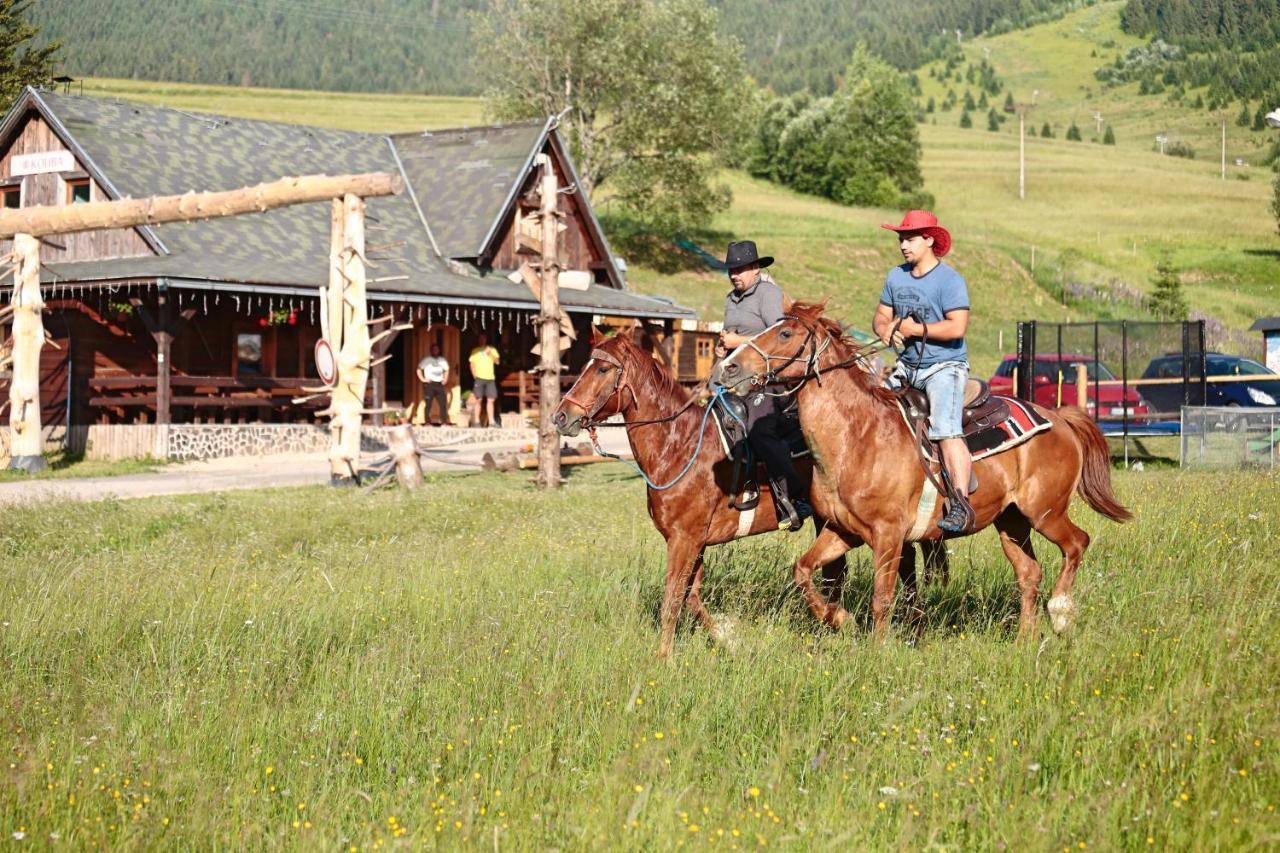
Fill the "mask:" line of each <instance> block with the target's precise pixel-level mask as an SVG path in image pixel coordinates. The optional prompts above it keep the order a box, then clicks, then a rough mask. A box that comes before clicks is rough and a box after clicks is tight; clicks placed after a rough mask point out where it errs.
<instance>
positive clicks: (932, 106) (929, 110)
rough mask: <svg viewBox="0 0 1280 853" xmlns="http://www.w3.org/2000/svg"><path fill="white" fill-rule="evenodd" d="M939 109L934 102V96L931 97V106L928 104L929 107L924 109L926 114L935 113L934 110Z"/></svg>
mask: <svg viewBox="0 0 1280 853" xmlns="http://www.w3.org/2000/svg"><path fill="white" fill-rule="evenodd" d="M937 108H938V105H937V104H936V103H935V102H934V100H933V96H932V95H930V96H929V104H928V106H926V107H925V108H924V111H925V112H927V113H931V112H933V111H934V110H936V109H937Z"/></svg>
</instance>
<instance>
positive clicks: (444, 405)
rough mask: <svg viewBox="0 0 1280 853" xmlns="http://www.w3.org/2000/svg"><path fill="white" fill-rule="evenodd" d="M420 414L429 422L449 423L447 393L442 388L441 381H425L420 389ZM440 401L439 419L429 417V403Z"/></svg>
mask: <svg viewBox="0 0 1280 853" xmlns="http://www.w3.org/2000/svg"><path fill="white" fill-rule="evenodd" d="M422 398H423V399H422V405H423V408H422V416H423V418H424V419H426V420H427V421H429V422H430V423H433V424H435V423H443V424H447V423H449V394H448V393H447V392H446V391H445V390H444V383H443V382H427V383H426V384H425V385H424V386H423V391H422ZM434 400H439V401H440V420H439V421H437V420H436V419H435V418H433V417H431V403H432V401H434Z"/></svg>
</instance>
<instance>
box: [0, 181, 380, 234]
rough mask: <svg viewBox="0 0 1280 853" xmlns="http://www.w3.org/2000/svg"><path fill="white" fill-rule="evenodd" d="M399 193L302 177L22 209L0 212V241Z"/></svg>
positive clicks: (364, 184)
mask: <svg viewBox="0 0 1280 853" xmlns="http://www.w3.org/2000/svg"><path fill="white" fill-rule="evenodd" d="M403 188H404V181H403V180H402V179H401V178H400V176H399V175H390V174H386V173H384V172H373V173H370V174H365V175H339V176H329V175H304V176H303V177H300V178H282V179H280V180H278V181H272V182H271V183H266V184H259V185H257V186H256V187H245V188H244V189H238V190H227V191H225V192H210V193H194V192H193V193H186V194H185V195H169V196H152V197H150V198H137V199H122V200H120V201H95V202H90V203H88V204H69V205H61V206H57V207H23V208H17V209H11V210H0V240H7V239H9V238H10V237H13V236H14V235H15V234H30V235H31V236H32V237H46V236H49V235H52V234H72V233H75V232H77V231H96V230H98V229H100V228H134V227H137V226H139V225H158V224H161V223H165V222H191V221H194V220H198V219H214V218H217V217H221V216H236V215H239V214H242V213H262V212H264V211H267V210H273V209H275V208H277V207H287V206H289V205H293V204H304V203H307V202H315V201H324V200H325V199H331V198H339V197H341V196H344V195H354V196H357V197H359V198H373V197H374V196H384V195H396V194H397V193H399V192H401V191H402V189H403Z"/></svg>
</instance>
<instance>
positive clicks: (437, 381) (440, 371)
mask: <svg viewBox="0 0 1280 853" xmlns="http://www.w3.org/2000/svg"><path fill="white" fill-rule="evenodd" d="M418 379H419V381H421V382H422V399H423V417H424V418H425V419H426V420H427V421H428V422H429V423H430V424H431V425H432V426H441V425H447V424H448V423H449V392H448V391H447V390H446V388H445V386H446V385H447V384H448V382H449V362H448V361H446V360H445V358H444V357H443V356H441V355H440V345H439V344H432V345H431V354H430V355H428V356H427V357H426V358H424V359H423V360H422V361H420V362H418ZM436 400H439V401H440V420H439V421H437V420H436V419H435V417H433V409H432V404H433V402H434V401H436Z"/></svg>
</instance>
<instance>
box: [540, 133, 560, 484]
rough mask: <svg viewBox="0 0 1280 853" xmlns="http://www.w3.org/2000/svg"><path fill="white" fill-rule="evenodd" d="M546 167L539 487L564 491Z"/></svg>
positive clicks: (543, 157) (553, 219)
mask: <svg viewBox="0 0 1280 853" xmlns="http://www.w3.org/2000/svg"><path fill="white" fill-rule="evenodd" d="M537 162H538V164H539V165H541V166H542V183H541V189H540V193H541V195H542V199H541V200H542V204H541V206H540V210H539V216H540V217H541V219H542V222H541V225H542V264H541V267H540V270H539V272H540V274H541V278H542V288H541V291H542V292H541V293H540V294H539V310H540V311H541V321H542V323H541V329H540V334H539V341H540V343H541V350H542V351H541V356H540V360H539V362H538V370H539V388H538V478H537V482H538V485H539V486H540V487H542V488H544V489H558V488H560V434H559V433H558V432H556V428H555V424H554V423H553V422H552V418H553V417H554V415H555V412H556V408H558V407H559V405H560V252H559V248H558V246H557V243H558V242H559V241H558V239H557V238H558V237H559V233H560V229H559V228H558V226H559V224H560V220H559V217H560V213H559V211H558V210H557V200H558V199H559V197H560V193H559V190H558V188H557V186H556V169H555V165H554V164H553V163H552V161H551V157H550V156H548V155H547V154H539V155H538V157H537Z"/></svg>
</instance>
